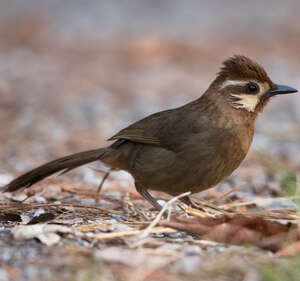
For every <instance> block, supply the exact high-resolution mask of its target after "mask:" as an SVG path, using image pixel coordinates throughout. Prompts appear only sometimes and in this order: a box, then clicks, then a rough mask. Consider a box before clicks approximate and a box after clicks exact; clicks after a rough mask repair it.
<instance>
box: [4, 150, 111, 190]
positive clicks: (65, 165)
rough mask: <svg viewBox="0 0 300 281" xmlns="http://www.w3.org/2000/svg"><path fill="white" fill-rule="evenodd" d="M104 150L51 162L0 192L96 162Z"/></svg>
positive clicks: (84, 152)
mask: <svg viewBox="0 0 300 281" xmlns="http://www.w3.org/2000/svg"><path fill="white" fill-rule="evenodd" d="M105 150H106V148H99V149H94V150H89V151H83V152H79V153H75V154H72V155H68V156H65V157H62V158H59V159H56V160H53V161H51V162H48V163H46V164H44V165H42V166H40V167H37V168H35V169H33V170H31V171H29V172H27V173H25V174H23V175H21V176H19V177H18V178H16V179H14V180H13V181H12V182H10V183H9V184H7V185H6V186H4V187H2V188H1V191H2V192H6V191H9V192H12V191H16V190H18V189H21V188H27V187H30V186H32V185H33V184H35V183H37V182H38V181H41V180H42V179H44V178H46V177H48V176H51V175H52V174H55V173H57V172H59V171H62V173H66V172H68V171H70V170H72V169H75V168H77V167H79V166H81V165H84V164H87V163H90V162H94V161H97V160H99V159H100V158H101V156H102V155H103V153H104V152H105Z"/></svg>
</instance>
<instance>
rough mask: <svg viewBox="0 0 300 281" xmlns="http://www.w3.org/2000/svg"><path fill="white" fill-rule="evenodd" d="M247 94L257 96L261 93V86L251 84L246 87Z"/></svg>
mask: <svg viewBox="0 0 300 281" xmlns="http://www.w3.org/2000/svg"><path fill="white" fill-rule="evenodd" d="M246 92H247V93H248V94H257V93H258V92H259V86H258V85H257V84H256V83H254V82H250V83H248V84H247V85H246Z"/></svg>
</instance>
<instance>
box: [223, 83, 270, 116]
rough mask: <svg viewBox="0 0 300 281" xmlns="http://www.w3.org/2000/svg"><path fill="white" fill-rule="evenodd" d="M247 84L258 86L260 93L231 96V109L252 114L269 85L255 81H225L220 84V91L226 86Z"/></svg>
mask: <svg viewBox="0 0 300 281" xmlns="http://www.w3.org/2000/svg"><path fill="white" fill-rule="evenodd" d="M249 82H255V83H257V84H258V85H259V88H260V92H259V93H257V94H254V95H251V94H246V93H241V94H240V95H237V94H231V96H232V97H233V98H234V101H233V107H234V108H237V109H240V108H241V109H245V110H247V111H249V112H254V111H255V108H256V106H257V105H258V103H259V101H260V97H261V95H262V94H263V93H265V92H266V91H267V90H268V89H269V88H270V86H269V84H268V83H267V82H265V83H260V82H258V81H255V80H248V81H245V80H226V81H224V82H223V84H221V86H220V89H224V88H226V87H227V86H245V85H246V84H248V83H249Z"/></svg>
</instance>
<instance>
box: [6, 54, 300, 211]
mask: <svg viewBox="0 0 300 281" xmlns="http://www.w3.org/2000/svg"><path fill="white" fill-rule="evenodd" d="M295 92H297V90H296V89H294V88H291V87H289V86H283V85H277V84H274V83H273V82H272V80H271V79H270V78H269V76H268V75H267V73H266V71H265V70H264V69H263V67H261V66H260V65H259V64H257V63H256V62H254V61H253V60H250V59H249V58H247V57H245V56H234V57H232V58H229V59H228V60H226V61H225V62H224V63H223V66H222V67H221V69H220V71H219V73H218V75H217V77H216V79H215V80H214V81H213V82H212V83H211V85H210V86H209V88H208V89H207V90H206V92H205V93H204V94H203V95H202V96H201V97H200V98H198V99H196V100H195V101H192V102H190V103H188V104H186V105H183V106H180V107H178V108H174V109H170V110H166V111H161V112H157V113H154V114H152V115H150V116H148V117H146V118H144V119H142V120H140V121H138V122H136V123H133V124H132V125H130V126H128V127H127V128H125V129H123V130H121V131H120V132H118V133H117V134H115V135H114V136H113V137H111V138H110V139H109V140H113V141H114V143H112V144H111V145H109V146H107V147H104V148H99V149H94V150H89V151H84V152H79V153H76V154H72V155H69V156H66V157H63V158H59V159H57V160H54V161H51V162H49V163H46V164H44V165H42V166H40V167H38V168H36V169H34V170H32V171H29V172H27V173H26V174H24V175H21V176H20V177H18V178H16V179H14V180H13V181H12V182H11V183H9V184H8V185H6V186H4V187H3V191H16V190H18V189H20V188H22V187H23V188H27V187H30V186H31V185H33V184H34V183H36V182H38V181H40V180H42V179H44V178H46V177H48V176H50V175H52V174H54V173H56V172H59V171H63V172H68V171H70V170H72V169H74V168H76V167H79V166H81V165H84V164H86V163H89V162H93V161H101V162H103V163H104V164H106V165H108V166H109V167H111V168H112V169H113V170H125V171H127V172H129V173H130V174H131V175H132V176H133V178H134V180H135V186H136V190H137V191H138V192H139V193H140V194H141V195H142V196H143V197H144V198H145V199H147V200H148V201H149V202H150V203H151V204H152V205H153V206H154V207H155V208H156V209H161V206H160V204H159V203H158V202H157V201H156V200H155V199H154V198H153V197H152V196H151V195H150V193H149V192H148V190H149V189H150V190H158V191H163V192H166V193H168V194H171V195H173V196H174V195H178V194H181V193H183V192H187V191H191V193H196V192H200V191H202V190H205V189H208V188H210V187H213V186H215V185H216V184H218V183H219V182H220V181H222V180H224V179H225V178H226V177H228V176H229V175H230V174H231V173H232V172H233V171H234V170H235V169H236V168H237V167H238V166H239V165H240V164H241V162H242V161H243V159H244V158H245V156H246V154H247V152H248V150H249V147H250V144H251V142H252V138H253V133H254V123H255V120H256V117H257V116H258V113H261V112H262V111H263V109H264V107H265V106H266V104H267V103H268V101H269V100H270V98H271V97H273V96H275V95H279V94H288V93H295ZM183 201H184V202H186V203H188V204H192V201H191V200H190V198H189V197H185V198H184V199H183Z"/></svg>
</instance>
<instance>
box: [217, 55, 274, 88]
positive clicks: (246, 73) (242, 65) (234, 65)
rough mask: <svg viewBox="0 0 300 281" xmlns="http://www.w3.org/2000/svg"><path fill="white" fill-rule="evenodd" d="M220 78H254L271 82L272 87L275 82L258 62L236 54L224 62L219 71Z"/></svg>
mask: <svg viewBox="0 0 300 281" xmlns="http://www.w3.org/2000/svg"><path fill="white" fill-rule="evenodd" d="M218 79H220V80H249V79H253V80H255V81H259V82H262V83H265V82H267V83H269V85H270V88H272V87H273V86H274V83H273V82H272V80H271V79H270V78H269V76H268V75H267V73H266V71H265V70H264V68H263V67H262V66H260V65H259V64H258V63H257V62H255V61H253V60H251V59H249V58H247V57H245V56H241V55H236V56H233V57H231V58H229V59H228V60H226V61H224V62H223V66H222V67H221V69H220V71H219V73H218Z"/></svg>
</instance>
